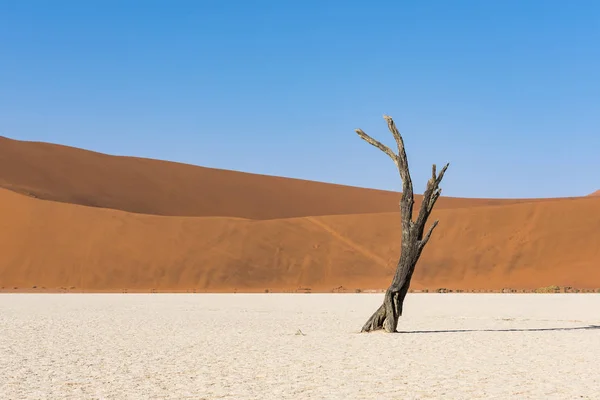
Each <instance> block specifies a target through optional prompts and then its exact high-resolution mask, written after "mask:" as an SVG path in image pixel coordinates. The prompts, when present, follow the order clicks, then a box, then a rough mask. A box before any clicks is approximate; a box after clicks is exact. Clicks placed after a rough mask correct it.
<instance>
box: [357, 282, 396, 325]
mask: <svg viewBox="0 0 600 400" xmlns="http://www.w3.org/2000/svg"><path fill="white" fill-rule="evenodd" d="M402 292H403V291H397V290H394V289H392V288H389V289H388V290H387V291H386V292H385V298H384V300H383V304H382V305H381V306H380V307H379V308H378V309H377V311H375V313H373V315H371V318H369V320H368V321H367V322H366V323H365V324H364V325H363V327H362V329H361V332H373V331H378V330H384V331H385V332H387V333H395V332H396V328H397V327H398V318H400V316H401V315H402V303H403V302H404V297H405V295H406V293H405V292H404V293H402Z"/></svg>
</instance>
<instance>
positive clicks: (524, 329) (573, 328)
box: [396, 325, 600, 333]
mask: <svg viewBox="0 0 600 400" xmlns="http://www.w3.org/2000/svg"><path fill="white" fill-rule="evenodd" d="M595 329H600V325H588V326H575V327H572V328H511V329H448V330H437V331H396V333H464V332H545V331H585V330H595Z"/></svg>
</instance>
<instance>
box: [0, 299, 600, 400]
mask: <svg viewBox="0 0 600 400" xmlns="http://www.w3.org/2000/svg"><path fill="white" fill-rule="evenodd" d="M381 300H382V295H381V294H326V295H320V294H296V295H293V294H230V295H220V294H190V295H186V294H171V295H161V294H147V295H135V294H124V295H119V294H104V295H101V294H97V295H92V294H88V295H85V294H84V295H79V294H57V295H48V294H46V295H30V294H5V295H0V398H2V399H185V398H189V399H292V398H293V399H306V398H311V399H382V398H386V399H396V398H397V399H417V398H439V399H477V398H485V399H494V398H495V399H505V398H507V397H512V398H519V399H527V398H530V399H541V398H544V399H552V398H555V399H572V398H588V399H597V398H600V397H599V396H600V368H599V361H600V329H596V327H598V326H600V295H595V294H579V295H577V294H565V295H557V294H552V295H542V294H538V295H532V294H498V295H495V294H409V295H408V297H407V299H406V302H405V315H404V316H403V317H402V319H401V322H400V326H399V329H400V330H402V331H405V332H406V333H400V334H383V333H373V334H359V333H358V331H359V330H360V327H361V326H362V324H363V322H365V320H366V319H367V318H368V317H369V315H370V313H371V312H373V311H374V310H375V308H376V307H377V306H379V304H380V302H381ZM298 329H301V330H302V332H304V333H305V336H301V335H295V333H296V331H297V330H298Z"/></svg>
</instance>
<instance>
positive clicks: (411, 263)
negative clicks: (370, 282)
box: [356, 115, 449, 332]
mask: <svg viewBox="0 0 600 400" xmlns="http://www.w3.org/2000/svg"><path fill="white" fill-rule="evenodd" d="M383 118H384V119H385V120H386V121H387V125H388V128H389V130H390V132H392V134H393V135H394V139H396V143H397V145H398V154H395V153H394V152H393V151H392V150H391V149H390V148H389V147H387V146H386V145H384V144H382V143H380V142H378V141H377V140H375V139H373V138H371V137H370V136H369V135H367V134H366V133H365V132H363V131H362V130H361V129H356V133H358V136H360V137H361V138H362V139H363V140H365V141H366V142H367V143H370V144H371V145H373V146H375V147H377V148H378V149H379V150H381V151H383V152H384V153H385V154H387V155H388V156H390V158H391V159H392V160H393V161H394V163H395V164H396V167H397V168H398V172H400V178H401V179H402V197H401V199H400V213H401V222H402V244H401V249H400V259H399V260H398V265H397V267H396V273H395V274H394V279H393V280H392V284H391V285H390V287H389V288H388V289H387V291H386V292H385V298H384V300H383V304H382V305H381V306H380V307H379V308H378V309H377V311H375V313H374V314H373V315H372V316H371V318H369V320H368V321H367V322H366V323H365V325H364V326H363V327H362V332H371V331H375V330H380V329H384V330H385V331H386V332H396V327H397V326H398V318H399V317H400V316H401V315H402V304H403V303H404V298H405V297H406V293H407V292H408V288H409V286H410V280H411V278H412V275H413V272H414V270H415V266H416V264H417V261H419V257H420V256H421V252H422V251H423V248H424V247H425V245H426V244H427V242H428V241H429V239H430V238H431V234H432V233H433V230H434V229H435V227H436V226H437V224H438V222H439V221H435V222H434V223H433V224H432V225H431V227H429V230H428V231H427V233H425V224H426V223H427V219H428V218H429V215H431V211H432V210H433V206H434V205H435V202H436V201H437V199H438V198H439V197H440V194H441V193H442V189H441V188H440V182H441V181H442V178H443V177H444V173H445V172H446V169H447V168H448V165H449V164H446V165H445V166H444V168H442V170H441V171H440V173H439V174H437V172H436V166H435V164H434V165H433V168H432V171H431V178H430V179H429V181H428V182H427V188H426V189H425V193H423V201H422V203H421V208H420V210H419V215H418V216H417V219H416V221H413V220H412V214H413V205H414V201H415V200H414V195H413V185H412V180H411V178H410V172H409V168H408V159H407V158H406V151H405V150H404V141H403V139H402V136H401V135H400V132H398V129H397V128H396V125H395V124H394V121H393V120H392V117H389V116H387V115H384V116H383Z"/></svg>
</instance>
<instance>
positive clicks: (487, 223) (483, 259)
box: [0, 189, 600, 291]
mask: <svg viewBox="0 0 600 400" xmlns="http://www.w3.org/2000/svg"><path fill="white" fill-rule="evenodd" d="M434 218H439V219H440V225H439V227H438V229H437V230H436V232H435V234H434V236H433V238H432V239H431V241H430V243H429V244H428V246H427V248H426V250H425V252H424V254H423V258H422V262H421V263H420V265H419V267H418V269H417V271H416V272H415V276H414V285H413V287H415V288H419V287H428V288H436V287H444V286H447V287H453V288H465V289H471V288H483V289H485V288H490V289H498V288H502V287H515V288H519V287H523V288H535V287H539V286H545V285H551V284H556V285H572V286H577V287H600V269H599V268H598V265H599V264H600V199H598V198H591V197H590V198H580V199H574V200H559V201H547V202H540V203H519V204H511V205H501V206H487V207H474V208H461V209H440V210H437V212H436V213H435V215H434ZM398 222H399V215H398V213H397V212H394V213H378V214H356V215H338V216H322V217H303V218H288V219H275V220H263V221H253V220H247V219H240V218H226V217H164V216H152V215H143V214H135V213H127V212H122V211H118V210H110V209H101V208H93V207H84V206H79V205H73V204H65V203H60V202H53V201H41V200H39V199H33V198H30V197H26V196H23V195H21V194H17V193H14V192H12V191H9V190H3V189H0V286H2V287H4V288H5V289H6V288H13V287H18V288H23V289H30V288H32V287H33V286H37V287H38V288H42V287H45V288H48V289H50V288H59V287H66V288H71V287H73V288H75V290H86V291H103V290H107V291H111V290H120V289H122V288H123V289H129V290H141V291H147V290H148V291H149V290H151V289H157V290H167V291H176V290H177V291H178V290H207V291H230V290H233V289H238V290H241V291H242V290H256V291H263V290H265V289H271V290H294V289H296V288H298V287H299V286H303V287H310V288H312V289H313V290H331V289H332V288H335V287H339V286H344V287H346V288H362V289H366V288H385V287H386V286H387V284H388V283H389V281H390V279H391V274H392V273H393V268H394V264H395V261H396V257H397V254H398V245H399V240H400V231H399V224H398Z"/></svg>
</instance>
